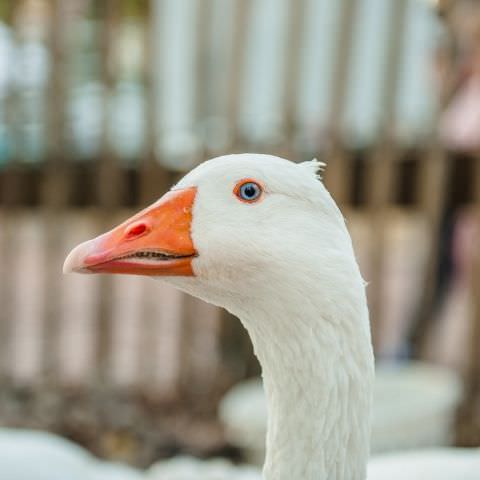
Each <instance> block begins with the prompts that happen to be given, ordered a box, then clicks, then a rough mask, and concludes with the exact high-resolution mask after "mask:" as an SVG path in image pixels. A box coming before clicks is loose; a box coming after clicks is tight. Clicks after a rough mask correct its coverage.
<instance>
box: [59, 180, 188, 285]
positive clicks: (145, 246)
mask: <svg viewBox="0 0 480 480" xmlns="http://www.w3.org/2000/svg"><path fill="white" fill-rule="evenodd" d="M195 195H196V188H195V187H191V188H186V189H182V190H173V191H170V192H168V193H166V194H165V195H164V196H163V197H162V198H161V199H160V200H158V201H157V202H156V203H154V204H153V205H151V206H150V207H148V208H146V209H145V210H143V211H141V212H139V213H137V214H136V215H134V216H133V217H132V218H130V219H128V220H126V221H125V222H123V223H122V224H121V225H119V226H117V227H115V228H114V229H113V230H110V231H109V232H107V233H104V234H103V235H100V236H99V237H96V238H94V239H92V240H88V241H87V242H84V243H82V244H80V245H78V246H77V247H75V248H74V249H73V250H72V251H71V252H70V254H69V255H68V257H67V258H66V260H65V263H64V265H63V272H64V273H69V272H79V273H122V274H132V275H152V276H179V275H180V276H192V275H194V273H193V269H192V259H193V258H194V257H195V256H196V254H197V252H196V250H195V247H194V245H193V241H192V238H191V234H190V230H191V223H192V209H193V203H194V201H195Z"/></svg>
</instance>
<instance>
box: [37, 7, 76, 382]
mask: <svg viewBox="0 0 480 480" xmlns="http://www.w3.org/2000/svg"><path fill="white" fill-rule="evenodd" d="M51 8H52V16H51V28H50V51H51V52H52V59H53V62H52V70H51V77H50V82H49V91H48V107H49V115H48V148H47V159H46V162H45V170H44V182H43V185H42V186H43V190H42V204H43V206H44V226H45V236H44V241H45V267H44V275H45V281H44V285H45V290H44V296H45V300H44V311H43V330H42V331H43V345H42V356H43V368H44V372H43V373H44V375H45V376H46V380H47V381H48V382H49V383H53V382H55V381H57V380H58V378H57V377H58V375H59V369H60V365H61V362H60V358H59V347H60V341H61V336H60V334H61V317H62V315H61V301H62V295H61V294H60V292H61V291H62V272H61V265H59V264H57V263H56V262H55V259H57V258H58V253H59V252H63V250H64V245H63V239H64V233H63V231H64V228H65V225H64V223H63V222H62V221H61V218H62V215H64V214H65V211H64V208H65V206H66V204H67V202H68V196H69V186H70V184H69V177H68V172H67V166H66V160H67V159H66V158H65V152H66V143H65V127H64V125H65V110H64V109H65V105H66V85H65V79H66V77H67V75H66V71H65V29H66V28H67V27H68V25H67V22H68V20H69V19H68V18H67V12H66V9H65V2H61V1H60V0H53V1H52V2H51Z"/></svg>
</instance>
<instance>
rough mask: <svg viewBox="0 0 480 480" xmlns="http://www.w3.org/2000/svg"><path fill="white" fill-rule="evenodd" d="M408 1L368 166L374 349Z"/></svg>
mask: <svg viewBox="0 0 480 480" xmlns="http://www.w3.org/2000/svg"><path fill="white" fill-rule="evenodd" d="M407 5H408V2H407V0H397V1H396V2H392V4H391V10H390V18H389V29H388V31H389V32H390V34H389V38H388V48H387V52H386V59H387V60H386V65H385V70H384V75H383V82H382V87H381V92H380V102H381V105H382V118H381V127H380V128H381V138H380V141H379V144H378V145H377V146H376V147H375V148H374V149H373V151H372V155H371V156H370V158H369V159H368V163H367V175H366V178H368V180H369V184H368V188H367V189H366V193H367V208H368V209H369V212H370V216H371V228H372V232H374V234H373V235H371V239H370V241H371V243H370V263H371V268H370V278H369V279H368V280H369V283H370V286H369V289H368V300H369V310H370V323H371V328H372V338H373V345H374V347H378V344H379V341H380V339H381V324H382V322H381V317H382V306H383V299H384V298H385V293H386V292H385V291H384V289H383V281H382V280H383V274H384V264H385V261H384V260H385V255H386V249H385V246H386V232H387V227H388V208H389V206H390V205H391V203H392V201H394V198H393V190H394V186H395V179H394V174H395V167H396V160H397V159H398V152H397V148H396V145H395V142H396V140H395V127H396V100H397V95H396V93H397V88H398V82H399V78H400V70H401V68H402V54H403V48H402V47H403V34H404V32H405V21H406V12H407Z"/></svg>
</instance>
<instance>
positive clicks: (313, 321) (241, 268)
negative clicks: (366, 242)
mask: <svg viewBox="0 0 480 480" xmlns="http://www.w3.org/2000/svg"><path fill="white" fill-rule="evenodd" d="M320 166H321V165H320V164H319V163H318V162H317V161H311V162H305V163H299V164H295V163H293V162H290V161H288V160H285V159H281V158H278V157H274V156H268V155H258V154H242V155H230V156H224V157H219V158H215V159H212V160H209V161H207V162H205V163H203V164H201V165H199V166H198V167H197V168H195V169H194V170H192V171H191V172H190V173H189V174H187V175H186V176H185V177H184V178H183V179H182V180H181V181H180V182H179V183H178V184H177V185H175V186H174V187H173V188H172V189H171V190H170V191H169V192H168V193H166V194H165V195H164V196H163V197H162V198H160V200H158V201H157V202H156V203H154V204H153V205H151V206H150V207H148V208H146V209H145V210H143V211H141V212H140V213H138V214H136V215H134V216H133V217H132V218H130V219H128V220H127V221H126V222H124V223H122V224H121V225H119V226H117V227H115V228H114V229H113V230H111V231H110V232H107V233H105V234H103V235H101V236H99V237H97V238H95V239H93V240H89V241H87V242H85V243H83V244H81V245H79V246H77V247H76V248H75V249H74V250H73V251H72V252H71V253H70V254H69V256H68V257H67V259H66V260H65V264H64V271H65V272H71V271H74V272H83V273H114V274H115V273H119V274H135V275H148V276H153V277H161V278H163V279H164V280H166V281H167V282H169V283H170V284H172V285H174V286H176V287H177V288H179V289H181V290H183V291H185V292H187V293H190V294H192V295H194V296H196V297H198V298H201V299H203V300H206V301H208V302H210V303H213V304H215V305H219V306H222V307H225V308H226V309H227V310H229V311H230V312H232V313H234V314H235V315H237V316H238V317H239V318H240V320H241V321H242V323H243V324H244V325H245V327H246V328H247V330H248V332H249V334H250V337H251V339H252V342H253V344H254V349H255V353H256V355H257V356H258V358H259V360H260V363H261V365H262V370H263V378H264V386H265V390H266V394H267V401H268V403H269V427H268V436H267V459H266V463H265V469H264V475H265V478H268V479H275V480H278V479H281V480H283V479H284V478H285V479H287V478H303V479H304V480H313V479H315V480H317V479H319V478H329V479H335V480H340V479H352V478H355V479H357V478H358V479H361V478H363V477H364V473H365V465H366V458H367V456H368V444H369V433H370V432H369V420H370V403H371V390H372V381H373V356H372V349H371V341H370V330H369V322H368V311H367V307H366V299H365V288H364V283H363V280H362V278H361V275H360V272H359V269H358V265H357V262H356V260H355V256H354V254H353V248H352V244H351V240H350V236H349V234H348V232H347V229H346V226H345V222H344V219H343V217H342V215H341V213H340V211H339V209H338V208H337V206H336V204H335V202H334V201H333V199H332V198H331V197H330V195H329V193H328V192H327V190H326V189H325V187H324V186H323V184H322V182H321V181H320V179H319V176H318V171H319V167H320Z"/></svg>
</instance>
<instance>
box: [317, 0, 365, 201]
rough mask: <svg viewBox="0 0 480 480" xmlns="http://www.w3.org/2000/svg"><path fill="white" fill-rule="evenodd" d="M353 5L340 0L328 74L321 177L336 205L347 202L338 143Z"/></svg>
mask: <svg viewBox="0 0 480 480" xmlns="http://www.w3.org/2000/svg"><path fill="white" fill-rule="evenodd" d="M357 8H358V2H356V1H351V0H344V1H342V2H341V10H340V24H339V27H338V33H337V38H336V41H335V45H337V49H336V52H335V63H334V66H333V71H332V77H331V85H332V95H331V102H330V107H329V108H330V111H329V115H328V128H329V133H330V135H331V137H332V138H331V144H330V145H329V149H328V152H326V156H325V159H326V162H327V169H326V171H325V175H324V177H325V184H326V185H327V187H328V189H329V191H330V193H331V194H332V196H333V198H335V200H336V202H337V203H339V204H340V205H345V204H346V203H348V198H349V193H350V185H351V174H352V169H351V159H350V156H349V155H348V154H347V152H346V150H345V149H344V148H343V146H342V145H341V140H340V136H341V128H342V119H343V113H344V110H345V109H344V106H345V97H346V90H347V81H348V73H349V69H350V63H351V62H350V60H351V53H352V40H353V32H354V20H355V15H356V12H357Z"/></svg>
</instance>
